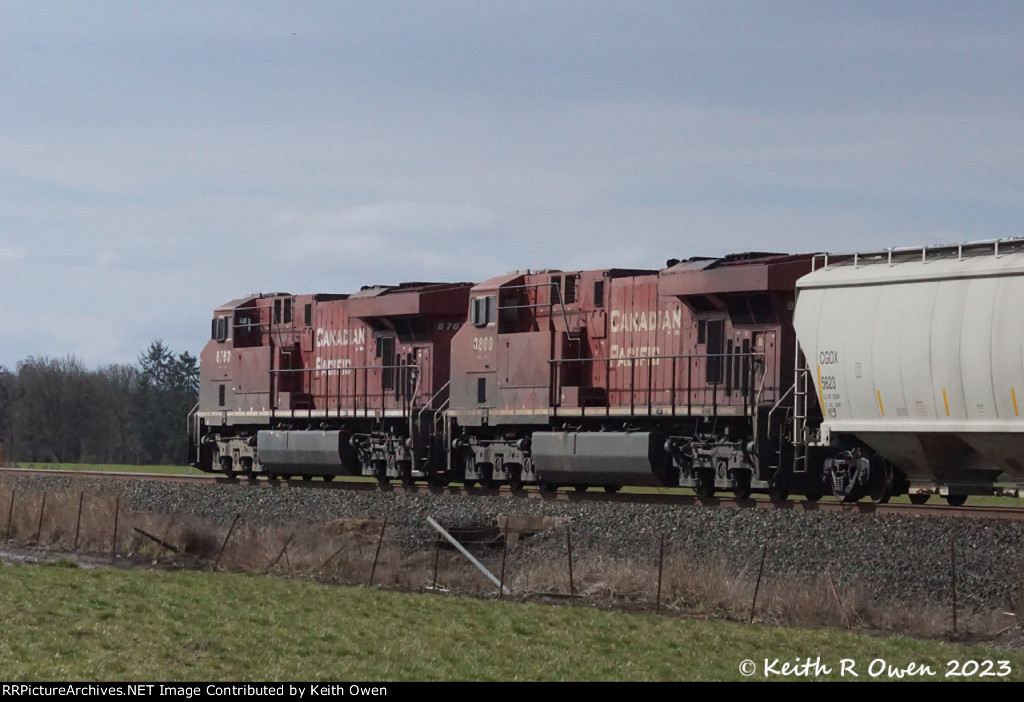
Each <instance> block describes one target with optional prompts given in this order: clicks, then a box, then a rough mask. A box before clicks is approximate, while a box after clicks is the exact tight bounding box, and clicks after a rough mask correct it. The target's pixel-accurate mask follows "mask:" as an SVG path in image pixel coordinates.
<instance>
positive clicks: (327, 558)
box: [0, 482, 1024, 637]
mask: <svg viewBox="0 0 1024 702" xmlns="http://www.w3.org/2000/svg"><path fill="white" fill-rule="evenodd" d="M11 494H12V493H11V490H10V485H9V484H6V483H5V482H0V539H4V538H6V537H7V534H8V529H9V534H10V540H11V542H13V543H14V544H16V545H21V546H33V545H39V546H43V547H45V548H48V549H54V550H59V551H65V552H66V551H71V550H72V549H73V548H74V544H75V531H76V522H78V537H77V544H78V547H77V550H78V551H80V552H83V553H93V554H106V555H109V554H110V553H111V546H112V541H111V540H112V537H113V533H114V517H115V512H116V513H117V523H118V524H117V544H116V547H115V549H114V550H115V551H116V553H117V554H118V555H119V556H121V557H122V560H124V557H126V556H130V557H134V558H135V561H136V562H138V563H140V564H156V563H158V562H159V564H161V565H163V566H169V567H171V566H178V567H212V566H213V565H214V563H216V564H217V567H218V568H219V569H221V570H232V571H249V572H267V573H272V574H275V575H280V576H286V577H301V578H311V579H316V580H319V581H324V582H331V583H339V584H346V585H365V584H368V583H370V581H371V576H372V583H373V584H374V585H376V586H380V587H388V588H401V589H408V590H431V589H436V590H440V591H447V592H456V593H461V594H467V595H473V596H483V597H489V596H496V595H497V588H496V587H495V586H494V584H493V583H491V582H490V581H489V580H487V579H486V578H485V577H484V576H483V575H482V574H481V573H480V572H479V571H477V570H476V569H475V568H474V567H472V566H471V565H470V564H469V563H468V562H467V561H466V560H465V559H464V558H463V557H462V556H461V555H459V554H458V553H457V552H455V551H454V550H452V549H450V548H448V547H447V546H445V547H443V548H437V547H436V546H432V547H428V548H411V547H410V545H409V544H408V543H405V542H403V541H402V540H400V539H399V538H397V536H396V534H397V530H390V533H389V530H388V529H385V532H384V536H383V540H382V539H381V529H382V527H383V526H384V524H383V523H382V522H381V521H379V520H375V519H338V520H333V521H330V522H327V523H323V524H305V525H289V526H282V527H266V526H263V527H256V526H252V525H247V524H245V523H244V519H242V520H240V521H239V523H238V524H237V525H236V526H235V528H234V529H233V530H232V532H231V535H230V539H229V540H228V541H227V544H226V546H225V545H224V544H225V537H227V535H228V526H226V525H221V524H214V523H211V522H207V521H204V520H200V519H197V518H195V517H188V516H183V515H166V514H154V513H133V512H129V511H128V510H127V509H126V508H125V507H124V505H123V504H119V502H118V499H117V497H116V496H115V495H110V494H102V493H97V492H90V491H80V490H77V489H75V488H74V487H73V488H72V489H71V490H69V491H67V492H63V493H48V494H47V495H46V502H45V509H43V510H42V521H41V522H40V509H41V507H42V506H43V494H42V493H15V494H14V498H15V499H14V502H13V511H12V512H11V519H10V524H9V527H8V521H7V516H8V512H9V510H10V507H11ZM80 500H81V519H80V522H79V520H78V512H79V502H80ZM136 528H137V529H140V530H143V531H145V532H147V533H148V534H150V535H152V536H155V537H156V538H158V539H160V540H163V541H166V542H168V543H170V544H173V545H175V546H176V547H178V548H179V549H180V552H179V553H172V552H171V551H169V550H167V549H165V548H163V547H162V546H160V545H159V544H158V543H157V542H156V541H154V540H153V539H151V538H149V537H148V536H146V535H144V534H142V533H140V532H139V531H138V530H137V529H136ZM37 534H38V539H37ZM37 541H38V544H36V542H37ZM378 546H379V550H378ZM222 547H224V550H223V552H221V548H222ZM524 547H525V548H526V549H527V552H528V542H523V543H521V544H520V545H519V547H517V548H518V549H523V548H524ZM479 557H480V558H481V560H483V561H484V562H485V563H486V564H487V566H488V567H489V568H490V569H491V570H492V572H493V573H494V574H495V575H496V576H500V574H501V562H502V554H501V550H500V549H486V548H484V549H481V553H480V554H479ZM518 563H519V564H520V565H518V566H516V567H512V566H511V565H510V566H508V567H506V572H505V583H506V585H507V586H508V587H509V588H510V589H511V591H512V593H513V595H514V596H515V597H517V598H522V599H529V598H536V597H538V596H539V597H542V598H543V597H547V598H551V597H555V598H558V599H560V600H561V599H565V598H567V597H568V596H569V594H570V591H571V588H570V585H569V572H568V563H567V560H566V562H562V563H558V562H551V561H550V560H546V561H542V562H534V563H530V562H529V561H527V564H526V565H522V561H518ZM755 583H756V564H754V566H753V567H752V569H751V570H748V571H745V572H740V573H735V572H730V571H729V570H728V569H726V568H725V567H724V566H722V565H716V564H714V563H709V562H707V561H706V560H700V561H698V560H696V559H691V558H688V557H687V556H686V555H685V554H680V553H666V554H665V560H664V564H663V569H662V573H661V592H660V600H659V597H658V564H657V562H656V561H655V562H651V561H638V560H636V559H626V558H622V559H612V558H607V557H601V556H597V555H593V554H587V553H582V554H578V555H577V556H576V557H575V559H574V563H573V585H574V589H575V595H576V598H577V601H578V602H581V603H585V604H592V605H597V606H604V607H618V608H629V609H645V610H655V609H658V610H660V611H662V612H664V613H667V614H674V615H685V616H701V617H709V618H724V619H733V620H738V621H746V620H747V619H748V618H749V616H750V610H751V602H752V599H753V593H754V588H755ZM832 585H833V584H832V583H831V582H830V581H829V579H828V577H827V574H821V575H819V576H817V577H809V578H795V577H779V576H773V577H771V578H765V579H764V580H763V581H762V582H761V584H760V588H759V590H758V595H757V605H756V611H755V618H756V620H757V621H758V622H761V623H769V624H787V625H795V626H803V627H834V628H847V627H850V628H854V629H859V630H879V631H887V632H901V633H909V634H914V635H919V636H929V637H937V636H943V635H946V634H947V633H948V632H949V631H950V630H951V624H952V623H951V612H950V610H949V608H948V607H936V606H932V605H929V604H928V603H920V602H918V603H910V604H905V605H900V606H895V605H892V604H884V603H878V602H875V601H873V600H872V599H871V598H870V597H869V596H867V595H866V594H865V593H864V592H862V591H860V590H858V589H856V588H851V587H843V588H839V589H837V590H836V591H833V588H832ZM840 602H841V603H842V604H841V606H842V609H840ZM1011 606H1012V603H1011ZM1021 608H1024V600H1022V601H1021V603H1020V606H1019V607H1016V608H1015V609H1014V611H1012V612H961V613H960V616H959V621H958V629H959V631H960V632H962V633H968V635H969V634H974V635H991V634H994V633H996V632H999V631H1004V630H1006V629H1008V628H1011V627H1014V626H1016V621H1017V617H1016V616H1014V615H1015V614H1020V612H1017V611H1016V609H1021Z"/></svg>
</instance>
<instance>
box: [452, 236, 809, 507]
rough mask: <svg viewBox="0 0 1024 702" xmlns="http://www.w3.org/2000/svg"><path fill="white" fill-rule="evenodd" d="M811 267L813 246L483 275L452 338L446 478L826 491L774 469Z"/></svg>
mask: <svg viewBox="0 0 1024 702" xmlns="http://www.w3.org/2000/svg"><path fill="white" fill-rule="evenodd" d="M809 270H810V257H809V256H785V255H778V254H744V255H738V256H730V257H727V258H724V259H692V260H689V261H685V262H678V261H670V262H669V266H668V267H667V268H666V269H664V270H662V271H660V272H658V271H643V270H617V269H611V270H601V271H583V272H572V273H562V272H547V271H538V272H522V273H514V274H511V275H507V276H504V277H500V278H493V279H491V280H488V281H485V282H483V283H480V284H478V285H476V286H475V287H474V288H473V290H472V292H471V296H472V299H471V301H470V305H471V307H470V317H469V322H468V323H467V324H466V325H465V326H464V327H463V328H462V329H461V330H460V331H459V333H458V334H456V336H455V338H454V340H453V341H452V388H451V406H450V408H449V410H448V413H447V414H448V416H449V417H450V419H451V422H450V424H451V426H450V427H449V430H448V431H449V436H450V437H451V440H450V442H449V443H448V445H449V446H451V448H452V450H451V453H450V456H449V462H450V465H449V476H450V477H452V478H454V479H461V480H465V481H466V482H468V483H472V482H474V481H480V482H482V483H483V484H485V485H489V484H492V483H494V482H508V483H510V484H512V485H517V484H520V483H523V482H537V483H539V484H540V486H541V487H542V489H554V488H555V487H557V486H559V485H572V486H574V487H576V488H577V489H586V488H587V487H588V486H598V485H599V486H603V487H604V488H605V489H606V490H610V491H611V490H615V489H617V488H618V487H619V486H621V485H626V484H628V485H682V486H688V487H693V488H694V489H695V490H696V491H697V492H698V493H699V494H700V495H702V496H705V497H707V496H710V495H712V494H713V493H714V492H715V490H716V489H731V490H733V491H734V492H735V493H736V494H737V495H741V496H747V495H749V494H750V492H751V491H752V490H761V491H770V492H772V493H773V494H774V495H775V496H782V494H783V493H784V492H786V491H788V490H789V489H790V488H791V487H794V486H795V487H798V488H800V489H802V490H804V489H805V490H809V491H812V492H813V491H814V490H817V489H819V488H818V486H819V485H820V481H810V483H813V485H811V484H810V483H809V484H808V486H807V487H806V488H805V486H803V485H802V483H799V482H796V481H795V479H794V478H793V477H792V476H790V475H788V474H785V473H786V471H787V468H783V473H779V470H780V469H779V467H780V466H783V467H788V466H790V465H791V464H792V460H791V459H792V451H791V448H790V443H789V441H788V440H787V439H788V436H787V435H786V434H785V432H784V431H783V428H784V425H785V424H786V422H787V421H788V420H789V419H790V416H789V407H790V406H791V403H790V404H789V405H787V404H786V402H787V398H785V397H783V394H784V390H785V389H786V388H788V387H789V385H790V382H791V378H792V377H793V375H792V373H793V359H794V355H795V340H794V337H793V333H792V329H791V324H790V322H791V318H792V310H793V301H794V289H795V281H796V279H797V278H798V277H799V276H800V275H802V274H803V273H806V272H807V271H809ZM780 388H781V389H782V390H783V392H780Z"/></svg>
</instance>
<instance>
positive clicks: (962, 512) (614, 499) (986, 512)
mask: <svg viewBox="0 0 1024 702" xmlns="http://www.w3.org/2000/svg"><path fill="white" fill-rule="evenodd" d="M0 475H27V476H52V475H59V476H68V477H72V476H77V477H87V478H98V479H111V480H112V479H128V480H159V481H164V482H193V483H215V484H221V485H247V486H251V487H254V488H259V489H271V490H273V489H283V488H298V489H307V490H350V491H354V492H382V493H384V492H401V493H416V494H431V495H461V496H473V495H476V496H489V497H505V498H510V499H511V498H519V499H533V500H547V501H552V502H610V503H625V504H658V505H679V506H695V507H698V506H701V507H722V508H729V509H762V510H789V511H794V512H825V511H829V512H847V513H854V514H920V515H926V516H930V517H940V516H941V517H970V518H975V519H1011V520H1024V507H992V506H968V505H964V506H961V507H954V506H952V505H943V504H934V505H912V504H907V503H884V504H875V503H873V502H852V503H845V502H834V501H828V500H822V501H818V502H812V501H810V500H774V501H773V500H769V499H745V500H740V499H737V498H734V497H712V498H707V499H701V498H699V497H697V496H696V495H680V494H674V493H634V492H619V493H611V494H610V493H605V492H599V491H597V490H588V491H586V492H578V491H575V490H558V491H556V492H541V491H540V490H537V489H525V490H511V489H509V488H507V487H504V488H467V487H463V486H453V485H449V486H444V487H439V486H432V485H423V484H416V485H400V484H396V485H378V484H377V483H375V482H368V481H367V482H357V481H346V480H334V481H330V482H327V481H322V480H273V481H272V480H266V479H261V478H228V477H225V476H222V475H208V474H205V473H201V474H187V475H182V474H172V473H127V472H124V473H122V472H111V471H84V470H50V469H39V468H0Z"/></svg>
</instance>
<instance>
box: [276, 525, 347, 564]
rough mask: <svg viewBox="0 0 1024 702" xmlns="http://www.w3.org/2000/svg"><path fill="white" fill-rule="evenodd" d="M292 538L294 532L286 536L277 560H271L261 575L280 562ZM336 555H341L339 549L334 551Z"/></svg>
mask: <svg viewBox="0 0 1024 702" xmlns="http://www.w3.org/2000/svg"><path fill="white" fill-rule="evenodd" d="M293 536H295V532H294V531H293V532H292V533H291V534H289V535H288V538H287V539H285V541H284V546H282V547H281V551H280V552H279V553H278V554H277V558H275V559H274V560H272V561H271V562H270V563H269V564H268V565H267V567H266V568H264V569H263V573H264V574H266V573H269V572H270V569H271V568H273V567H274V566H275V565H277V562H278V561H279V560H281V557H282V556H283V555H284V552H285V551H287V550H288V544H290V543H291V542H292V537H293ZM338 553H341V550H340V549H339V550H338V551H335V554H338ZM331 558H334V556H331ZM327 560H328V561H329V560H330V558H328V559H327ZM324 565H327V562H326V561H325V562H324Z"/></svg>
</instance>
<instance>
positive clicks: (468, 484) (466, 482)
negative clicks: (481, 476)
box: [462, 478, 476, 490]
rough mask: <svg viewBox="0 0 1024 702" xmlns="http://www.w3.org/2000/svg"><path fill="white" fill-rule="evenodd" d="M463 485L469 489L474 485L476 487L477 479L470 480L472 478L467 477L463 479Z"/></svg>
mask: <svg viewBox="0 0 1024 702" xmlns="http://www.w3.org/2000/svg"><path fill="white" fill-rule="evenodd" d="M462 486H463V487H464V488H466V489H467V490H468V489H469V488H474V487H476V481H475V480H470V479H468V478H467V479H466V480H463V481H462Z"/></svg>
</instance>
